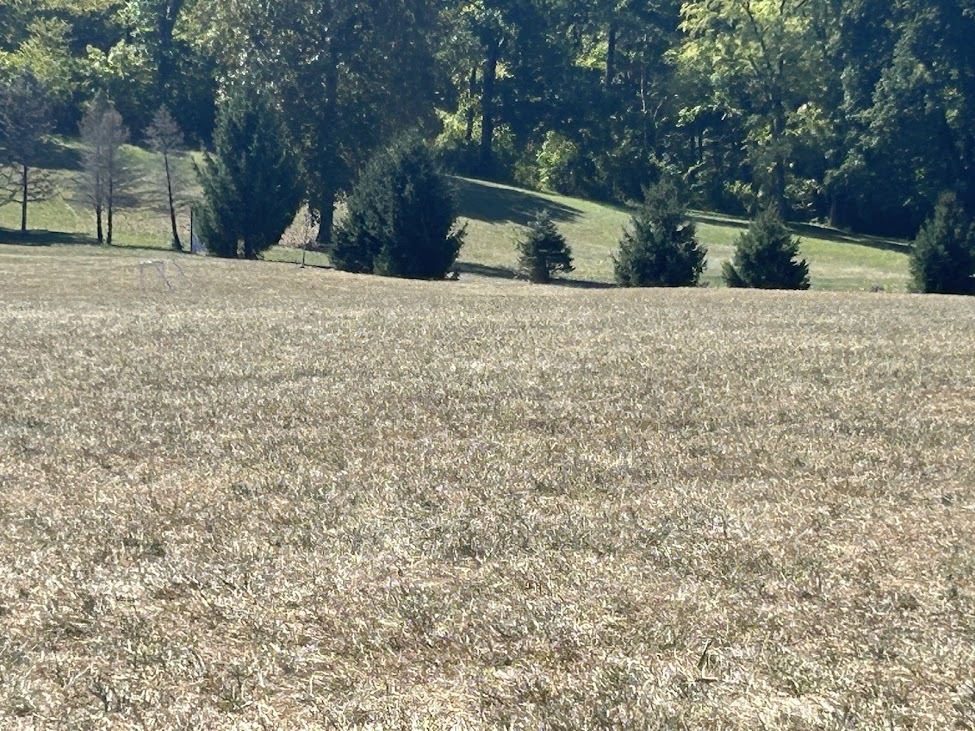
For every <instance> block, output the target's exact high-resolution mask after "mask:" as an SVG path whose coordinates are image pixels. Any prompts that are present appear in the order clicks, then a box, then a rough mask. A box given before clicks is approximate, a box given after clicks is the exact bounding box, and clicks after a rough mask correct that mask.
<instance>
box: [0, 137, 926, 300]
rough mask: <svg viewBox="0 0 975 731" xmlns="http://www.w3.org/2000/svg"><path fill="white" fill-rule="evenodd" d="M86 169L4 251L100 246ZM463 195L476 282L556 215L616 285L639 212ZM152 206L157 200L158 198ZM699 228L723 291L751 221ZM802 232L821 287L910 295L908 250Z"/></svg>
mask: <svg viewBox="0 0 975 731" xmlns="http://www.w3.org/2000/svg"><path fill="white" fill-rule="evenodd" d="M131 151H132V154H133V157H134V158H135V160H136V161H137V162H138V164H139V165H140V167H141V168H143V169H145V170H147V171H151V170H152V169H153V167H154V165H153V163H154V160H153V156H152V155H151V154H150V153H147V152H146V151H144V150H141V149H139V148H131ZM79 161H80V151H79V148H78V147H77V145H76V144H75V143H73V142H61V143H58V144H57V145H55V146H54V147H53V149H52V152H51V155H50V165H51V167H52V168H55V169H56V170H57V175H58V177H59V178H60V183H61V188H62V191H64V192H63V194H62V195H61V196H59V197H58V198H56V199H54V200H51V201H47V202H44V203H39V204H34V205H32V206H31V207H30V213H29V225H30V228H31V233H29V234H28V235H27V236H21V235H20V234H19V233H18V232H17V231H15V229H16V228H17V227H18V226H19V224H20V210H19V208H18V206H16V205H7V206H3V207H0V243H26V244H35V245H61V244H65V245H76V244H93V243H95V241H94V232H95V222H94V215H93V214H91V213H89V212H88V211H85V210H83V209H82V208H81V207H80V206H79V205H78V204H77V203H73V202H72V201H71V199H72V197H73V196H72V194H71V193H70V191H71V190H72V188H73V183H72V181H73V179H74V178H75V177H76V176H77V170H78V167H79ZM186 167H187V170H185V171H184V172H186V173H187V174H188V176H189V177H191V174H190V173H191V171H190V170H189V169H188V168H189V164H188V163H187V166H186ZM456 186H457V194H458V203H459V206H460V213H461V217H462V221H463V222H464V223H466V224H467V239H466V243H465V245H464V248H463V250H462V251H461V254H460V259H459V262H458V268H459V269H460V270H461V271H462V272H463V273H465V274H466V275H468V276H489V277H502V278H513V277H514V276H515V272H514V268H515V261H516V254H515V242H516V240H517V239H518V237H519V236H520V235H521V233H522V231H523V229H524V226H525V224H527V223H528V222H529V221H530V220H531V219H532V218H533V217H534V216H535V215H537V214H539V213H542V212H546V213H548V214H549V215H550V216H551V217H552V219H553V220H554V221H555V222H556V224H557V225H558V227H559V229H560V230H561V231H562V233H563V234H564V235H565V236H566V238H567V239H568V241H569V244H570V245H571V247H572V252H573V256H574V259H575V267H576V270H575V272H573V274H572V277H571V278H572V279H573V280H576V281H585V282H596V283H606V282H611V281H612V279H613V260H612V257H613V252H614V251H615V250H616V247H617V243H618V241H619V238H620V236H621V234H622V232H623V230H624V228H625V226H626V225H627V222H628V220H629V217H630V213H631V212H630V211H629V210H627V209H626V208H623V207H620V206H613V205H607V204H603V203H595V202H592V201H586V200H582V199H578V198H568V197H564V196H558V195H553V194H549V193H538V192H532V191H527V190H522V189H519V188H514V187H511V186H507V185H500V184H496V183H488V182H484V181H479V180H471V179H466V178H457V179H456ZM149 187H151V186H149ZM148 197H149V198H152V197H153V196H152V195H151V194H149V195H148ZM695 219H696V220H697V223H698V235H699V236H700V238H701V241H702V242H703V243H704V244H706V245H707V247H708V268H707V270H706V271H705V274H704V278H703V280H704V282H705V283H707V284H708V285H710V286H720V285H721V263H722V262H723V261H725V260H727V259H729V258H730V257H731V256H732V254H733V253H734V241H735V238H736V237H737V235H738V234H739V232H740V231H741V230H742V229H743V228H744V227H745V226H746V225H747V221H744V220H742V219H739V218H734V217H730V216H722V215H716V214H710V213H705V212H696V213H695ZM180 226H181V228H182V230H183V231H188V229H189V214H188V211H184V212H183V214H182V215H181V216H180ZM796 233H797V234H798V235H799V236H800V237H801V239H802V254H803V256H805V257H806V258H807V259H808V260H809V264H810V273H811V277H812V286H813V288H815V289H824V290H865V289H872V288H875V287H881V288H883V289H885V290H889V291H903V290H904V289H905V288H906V283H907V251H908V247H907V245H906V244H904V243H902V242H896V241H890V240H886V239H878V238H873V237H867V236H853V235H848V234H845V233H843V232H841V231H836V230H832V229H828V228H824V227H816V226H810V225H797V226H796ZM309 235H310V229H309V227H308V226H307V225H306V224H304V223H303V221H302V217H299V221H298V222H297V223H296V224H295V226H294V227H293V228H292V230H291V231H289V232H288V234H287V235H286V237H285V241H284V244H283V245H282V246H279V247H277V248H275V249H274V250H272V251H271V252H269V253H268V254H267V256H266V258H268V259H272V260H276V261H300V259H301V257H302V252H301V251H300V247H301V245H302V244H303V243H304V241H306V240H307V239H308V237H309ZM186 238H187V239H188V236H186ZM169 242H170V234H169V222H168V218H167V216H166V214H165V212H164V210H162V209H161V208H160V206H159V205H154V206H146V207H141V208H134V209H124V210H121V211H119V212H118V213H117V214H116V221H115V244H116V245H118V246H120V247H138V248H148V249H166V248H168V247H169ZM184 244H185V242H184ZM308 261H309V263H312V264H319V265H323V264H326V263H327V259H326V258H325V257H324V256H322V255H320V254H310V255H309V257H308Z"/></svg>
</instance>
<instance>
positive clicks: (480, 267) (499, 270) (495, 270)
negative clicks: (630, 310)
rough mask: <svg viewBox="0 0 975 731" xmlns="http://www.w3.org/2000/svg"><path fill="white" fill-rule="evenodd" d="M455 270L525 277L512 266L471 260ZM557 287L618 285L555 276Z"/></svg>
mask: <svg viewBox="0 0 975 731" xmlns="http://www.w3.org/2000/svg"><path fill="white" fill-rule="evenodd" d="M454 270H455V271H457V272H460V273H461V274H474V275H476V276H478V277H491V278H493V279H509V280H521V281H524V280H525V277H524V276H523V275H522V274H519V273H518V272H516V271H515V270H514V269H512V268H510V267H497V266H488V265H487V264H475V263H474V262H469V261H459V262H457V263H456V264H455V265H454ZM550 284H551V285H553V286H555V287H566V288H568V289H613V288H615V286H616V285H614V284H609V283H608V282H596V281H592V280H589V279H559V278H555V279H553V280H552V281H551V282H550Z"/></svg>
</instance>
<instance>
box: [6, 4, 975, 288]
mask: <svg viewBox="0 0 975 731" xmlns="http://www.w3.org/2000/svg"><path fill="white" fill-rule="evenodd" d="M973 30H975V0H928V1H926V2H920V1H919V0H892V1H891V0H885V1H884V2H880V0H701V1H699V2H674V1H673V0H656V1H655V2H649V0H594V1H593V0H587V1H586V2H582V1H581V0H278V1H276V2H274V3H265V2H256V0H235V2H228V1H223V0H221V1H218V2H207V3H204V2H202V1H201V0H46V2H44V3H34V2H30V1H29V0H9V1H8V2H6V3H4V4H3V5H2V6H0V82H3V83H2V84H0V86H2V87H3V89H4V90H5V91H4V92H3V95H4V96H5V97H6V99H7V101H6V102H3V101H2V100H0V105H2V106H3V107H4V108H5V109H7V110H16V111H15V112H10V111H8V112H7V113H6V114H4V113H3V112H2V111H0V125H2V127H3V140H4V141H3V144H2V145H0V146H2V153H0V154H2V159H0V163H2V164H3V165H2V170H3V174H4V175H5V177H4V178H0V184H3V185H4V190H6V191H8V199H9V200H17V201H18V202H19V203H20V204H21V206H22V209H23V211H24V216H25V217H26V211H27V205H28V203H29V202H30V201H31V200H36V199H38V198H41V197H43V196H44V195H45V192H46V191H47V190H48V188H49V181H46V180H45V178H44V172H43V167H42V166H39V165H37V164H36V162H31V160H32V159H34V158H36V157H37V155H38V152H37V146H36V144H35V143H34V141H32V135H31V134H30V133H31V132H38V131H43V132H45V133H46V132H54V133H61V134H67V135H71V134H77V132H78V130H79V129H80V130H81V133H82V137H83V139H84V141H85V149H86V152H85V155H86V158H91V159H86V165H85V170H86V171H87V172H86V174H87V175H89V176H93V177H92V178H91V181H90V182H92V183H93V185H90V186H88V188H87V190H89V191H90V194H91V195H96V196H97V197H98V198H99V200H98V201H89V203H91V205H92V206H93V208H94V209H95V211H96V213H97V217H98V220H99V236H100V237H101V236H102V235H103V233H102V224H101V218H102V215H103V214H104V216H105V219H106V220H105V228H106V231H105V232H104V236H106V237H108V238H111V235H112V233H111V232H112V214H113V210H114V207H115V205H116V203H117V200H116V197H115V196H116V193H117V192H119V191H118V190H116V189H115V188H114V181H116V180H117V179H118V178H117V177H116V176H115V175H114V174H113V175H110V176H108V177H107V178H106V177H105V176H104V174H103V173H104V168H105V166H106V165H107V166H109V167H111V166H112V165H113V164H115V163H113V161H112V159H111V150H112V149H114V148H113V146H112V145H109V146H108V147H104V146H102V147H100V146H99V144H100V143H99V140H98V139H96V137H97V136H98V134H101V133H111V131H112V130H111V128H112V127H113V125H114V127H115V134H116V137H118V136H119V135H121V137H123V138H125V139H128V138H129V130H131V132H132V134H131V137H133V138H135V139H139V140H143V139H147V134H146V133H147V132H152V131H153V129H154V127H157V126H158V125H157V123H158V122H159V119H158V116H159V114H160V111H159V110H161V109H166V110H169V111H167V114H168V113H169V112H170V111H171V115H170V117H171V120H170V121H171V127H172V129H173V130H175V132H178V133H179V134H182V133H185V134H186V136H187V137H188V138H189V139H190V141H191V142H192V143H194V144H196V145H199V146H203V147H207V148H214V147H216V146H219V144H220V135H221V131H220V130H221V124H223V125H224V128H225V129H224V134H225V136H226V135H227V134H230V132H229V131H228V128H227V126H226V125H227V124H228V122H226V120H227V119H229V118H230V117H231V116H232V115H233V113H234V111H233V110H234V108H235V105H238V106H240V110H243V109H245V108H248V107H250V108H253V107H254V104H255V103H257V102H256V100H254V99H252V100H251V101H250V102H240V101H239V99H241V98H243V97H244V96H246V95H241V94H238V93H237V92H238V91H239V90H240V89H244V88H246V87H249V88H253V89H261V90H263V92H264V95H263V100H264V101H261V102H260V103H265V102H267V103H268V104H270V106H271V107H273V109H270V110H269V112H268V114H269V115H270V116H268V115H264V116H260V115H258V117H253V118H251V119H250V122H251V123H255V124H273V125H275V129H276V130H277V132H276V134H277V135H278V138H279V140H280V141H281V149H276V150H260V149H258V148H254V149H253V150H252V152H253V153H254V157H253V159H252V160H251V161H250V163H247V164H251V165H256V167H252V168H250V169H247V170H238V171H236V173H234V172H233V171H230V170H227V169H223V170H221V165H226V164H230V163H229V162H228V161H229V160H230V157H228V156H226V155H224V156H220V155H214V156H211V157H210V158H209V159H208V160H207V161H206V162H205V163H204V165H203V167H202V168H201V171H200V179H201V182H202V183H203V184H204V188H205V189H207V185H209V186H210V188H209V192H208V196H207V212H206V214H205V216H204V225H208V226H217V223H218V222H219V221H220V220H223V221H224V222H225V225H223V224H221V225H223V226H224V227H223V231H222V234H221V235H223V236H225V237H226V242H225V246H226V248H227V250H228V251H229V248H230V247H231V242H233V246H243V249H242V250H240V253H243V255H248V256H249V255H251V254H252V253H253V252H255V251H258V250H259V249H261V248H262V247H264V246H265V245H266V240H265V238H266V237H268V236H270V237H271V238H273V234H274V231H273V230H271V231H264V232H259V233H255V232H254V231H252V230H250V229H248V232H247V233H246V234H244V233H242V231H243V228H242V227H243V226H244V225H245V223H246V221H243V220H235V221H232V220H231V217H230V216H229V214H228V213H227V212H226V211H224V212H223V213H221V212H220V211H219V210H218V208H219V206H218V205H217V204H216V203H215V202H214V201H215V200H216V199H215V198H214V196H213V192H214V191H217V189H218V187H219V185H220V184H221V181H226V180H230V179H231V178H233V176H234V175H235V174H236V175H240V174H244V173H247V174H249V175H255V174H264V173H267V175H268V176H269V177H274V176H279V181H278V182H279V183H280V184H281V185H282V186H283V187H281V188H280V190H279V194H278V197H279V198H280V199H281V202H282V203H284V204H286V205H284V206H283V209H282V211H280V212H279V213H278V214H277V215H279V216H280V217H282V220H283V217H286V213H287V211H288V210H289V209H290V208H292V207H293V202H294V201H295V200H298V201H307V202H308V205H309V208H310V210H311V212H312V213H313V215H314V217H315V220H316V221H317V222H318V235H317V238H318V241H319V242H320V243H321V245H322V246H323V247H326V248H328V249H329V250H330V251H331V252H332V255H333V257H336V258H338V257H341V256H342V253H341V251H342V247H343V246H345V245H346V244H347V243H348V241H347V240H343V239H341V238H339V234H340V233H341V232H342V231H343V229H342V227H340V226H338V227H337V226H336V225H335V220H334V212H335V208H336V204H337V203H338V202H339V201H340V200H343V199H344V200H347V201H349V202H350V203H351V202H352V201H354V200H355V198H356V195H357V194H356V191H355V185H356V182H357V179H358V173H359V172H360V171H362V170H365V169H366V168H367V166H368V164H370V163H369V161H370V160H372V159H374V158H375V157H376V156H381V153H382V152H383V150H384V149H387V148H388V147H389V142H390V140H394V139H397V138H398V137H399V136H400V135H402V134H403V133H404V131H407V130H411V131H413V133H415V134H416V135H419V136H420V137H422V138H424V139H427V140H432V141H433V152H434V154H435V156H436V159H437V161H438V162H439V163H440V164H442V165H444V166H446V167H447V169H449V170H450V171H452V172H457V173H462V174H472V175H478V176H483V177H488V178H493V179H500V180H508V181H512V182H516V183H520V184H523V185H527V186H530V187H535V188H541V189H547V190H552V191H555V192H560V193H566V194H576V195H584V196H587V197H591V198H598V199H606V200H616V201H623V202H636V201H641V200H643V198H644V191H646V190H648V189H651V188H653V187H654V186H655V185H657V184H658V183H660V181H662V180H667V181H672V182H673V183H674V184H675V185H676V186H677V187H678V188H679V189H680V190H681V191H682V193H683V194H685V195H686V198H687V200H688V202H689V203H690V204H692V205H695V206H698V207H703V208H709V209H715V210H720V211H725V212H729V213H745V214H752V215H755V216H758V215H759V214H760V213H761V214H762V215H763V216H764V213H765V212H769V211H771V212H773V213H774V214H775V218H776V219H778V220H782V219H786V218H791V219H798V220H813V219H816V220H826V221H829V222H830V223H832V224H834V225H838V226H843V227H849V228H854V229H857V230H861V231H870V232H881V233H890V234H903V235H913V234H914V233H915V232H917V231H918V230H919V229H921V230H920V234H919V239H918V240H919V241H920V242H923V241H924V240H925V236H928V237H929V238H932V237H933V238H935V239H938V240H939V241H943V239H944V236H943V235H942V236H940V238H939V237H938V236H933V234H931V233H930V232H931V231H932V230H933V229H932V227H935V228H937V225H938V224H937V222H938V221H939V220H940V221H941V222H942V224H943V225H940V229H939V230H940V231H941V232H942V233H944V232H946V231H949V230H952V231H956V232H957V231H960V230H961V229H959V225H961V224H957V225H955V224H952V225H948V224H945V223H944V221H946V220H948V218H951V220H953V221H956V223H957V221H962V220H965V221H967V220H968V218H967V216H968V214H969V213H970V212H971V211H972V210H973V209H975V182H973V181H975V176H973V162H975V127H973V126H972V125H971V123H970V120H971V119H972V118H973V112H975V45H973V44H972V43H971V41H970V39H971V37H973V35H972V31H973ZM17 94H20V95H21V96H20V97H17ZM18 99H19V100H18ZM11 100H13V101H11ZM93 100H94V101H93ZM99 100H102V101H101V102H99ZM27 102H29V103H27ZM99 104H101V105H102V106H101V108H102V112H104V113H103V114H102V116H101V117H100V119H99V123H98V124H96V125H95V126H94V127H92V125H91V124H87V125H86V119H87V117H88V115H90V114H92V113H93V112H92V110H93V109H95V108H97V107H99ZM109 110H110V111H111V114H108V111H109ZM240 110H238V111H240ZM241 113H242V112H241ZM106 114H107V116H106ZM112 115H118V119H117V120H115V119H114V117H113V116H112ZM272 117H273V121H271V120H272ZM123 119H124V123H122V122H121V120H123ZM221 119H223V120H224V121H223V122H221ZM31 120H33V121H31ZM113 120H114V121H113ZM87 122H91V120H90V119H87ZM79 125H80V126H79ZM18 128H20V129H22V130H27V133H25V134H21V135H20V139H18V135H19V132H18ZM231 136H233V135H232V134H231ZM33 137H35V138H36V137H37V135H36V134H35V135H33ZM149 137H154V138H156V140H157V142H158V137H157V135H155V133H154V132H153V134H150V135H149ZM246 137H247V135H246V134H244V135H243V137H242V138H241V139H244V138H246ZM252 137H253V136H252ZM125 139H122V140H121V141H125ZM115 141H116V142H118V141H119V140H118V139H116V140H115ZM113 144H114V143H113ZM242 144H243V143H242ZM163 148H165V145H164V146H163ZM106 154H108V157H107V158H106V157H105V155H106ZM260 154H265V155H270V157H265V158H263V159H261V158H260V157H259V155H260ZM96 161H97V164H95V162H96ZM116 162H119V161H116ZM238 162H240V163H241V164H244V163H243V162H242V161H238ZM89 163H90V164H89ZM123 167H124V166H123ZM99 168H101V169H102V171H101V172H99ZM166 168H167V170H166V172H167V177H168V174H169V164H168V161H167V163H166ZM32 169H36V173H35V175H34V177H33V179H31V173H30V171H31V170H32ZM269 171H272V172H269ZM117 172H119V173H121V172H122V170H121V169H120V170H118V171H117ZM284 177H290V178H292V180H291V182H287V183H285V182H283V181H284ZM106 184H107V188H106V189H105V190H102V188H103V187H105V185H106ZM167 184H168V185H169V190H168V194H169V206H168V207H169V210H170V213H171V214H172V215H173V218H174V219H175V213H174V201H173V197H172V194H173V189H172V185H171V181H167ZM222 193H223V194H224V196H225V197H226V196H232V195H243V194H244V192H242V191H231V190H229V189H225V190H223V191H222ZM252 193H253V191H252ZM228 200H229V199H228ZM245 202H247V201H245V200H244V199H240V200H237V201H236V202H234V203H233V205H234V206H236V207H237V210H238V211H240V210H247V211H251V212H252V213H253V217H254V218H255V220H256V217H257V212H259V211H260V210H261V209H260V205H264V204H266V201H263V202H262V201H257V200H251V201H249V205H248V206H242V204H243V203H245ZM648 202H649V201H648ZM228 205H229V204H228ZM946 211H950V212H951V215H950V216H948V218H946V215H947V214H946ZM363 215H366V214H363ZM939 216H940V218H939ZM759 218H760V219H761V218H762V216H759ZM926 220H927V221H929V225H926V226H925V227H924V228H923V229H922V228H921V227H922V224H923V223H924V222H925V221H926ZM231 223H233V225H234V226H236V227H237V230H236V231H234V230H232V229H233V226H231V225H230V224H231ZM634 223H635V225H637V224H639V221H635V222H634ZM254 225H255V226H256V225H257V224H254ZM424 225H426V224H424ZM278 227H280V221H279V222H277V223H275V225H274V226H273V227H272V229H274V228H278ZM258 228H259V227H258ZM962 228H964V226H962ZM926 232H927V233H926ZM173 233H174V243H177V244H178V232H177V231H176V229H175V225H174V231H173ZM210 233H211V238H213V240H214V242H215V243H214V244H213V246H214V247H215V248H219V247H220V246H221V244H220V243H218V242H217V238H216V237H217V234H218V232H217V231H216V229H211V231H210ZM254 236H258V239H253V237H254ZM959 236H960V239H964V238H965V237H964V236H961V235H959ZM959 236H956V237H955V238H959ZM248 237H251V239H252V240H250V241H248V240H247V239H248ZM261 237H265V238H261ZM624 243H625V242H624ZM939 246H942V249H944V246H943V245H941V244H939ZM966 246H967V245H962V246H960V248H959V247H955V249H958V250H959V251H962V250H964V251H967V249H966V248H965V247H966ZM373 248H374V249H375V248H376V247H375V242H374V244H373ZM935 248H936V247H935ZM929 249H931V250H932V251H933V250H934V248H932V247H929ZM948 249H951V247H948ZM948 249H945V251H948ZM625 250H626V249H625V247H623V248H622V249H621V256H626V254H625ZM952 251H954V249H951V251H948V253H947V254H944V256H947V257H949V258H950V256H954V254H952V253H951V252H952ZM377 256H378V255H376V256H372V257H371V258H370V257H367V260H366V263H361V262H359V263H356V264H355V266H356V267H359V268H361V269H362V270H363V271H365V270H373V269H377V268H378V269H379V270H382V269H383V266H384V265H383V264H382V262H383V261H385V260H384V259H383V258H382V257H378V258H377ZM943 258H944V257H943ZM377 262H378V263H377Z"/></svg>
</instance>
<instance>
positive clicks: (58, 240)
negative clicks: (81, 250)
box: [0, 227, 98, 246]
mask: <svg viewBox="0 0 975 731" xmlns="http://www.w3.org/2000/svg"><path fill="white" fill-rule="evenodd" d="M0 244H11V245H14V246H55V245H69V246H96V245H97V244H98V242H97V241H96V240H95V239H94V237H92V236H86V235H84V234H74V233H66V232H64V231H45V230H43V229H36V230H31V231H27V232H26V233H23V232H21V231H18V230H15V229H9V228H3V227H0Z"/></svg>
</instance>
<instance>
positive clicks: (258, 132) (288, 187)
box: [197, 86, 302, 259]
mask: <svg viewBox="0 0 975 731" xmlns="http://www.w3.org/2000/svg"><path fill="white" fill-rule="evenodd" d="M197 175H198V177H199V179H200V185H201V187H202V188H203V194H204V203H203V206H202V208H201V210H200V216H199V231H200V237H201V239H202V240H203V242H204V243H205V244H206V247H207V249H208V250H209V251H210V252H211V253H212V254H215V255H217V256H224V257H237V256H240V257H243V258H245V259H256V258H257V256H258V255H259V254H261V253H262V252H264V251H266V250H267V249H269V248H271V247H272V246H274V245H275V244H277V243H278V241H280V240H281V237H282V236H283V235H284V232H285V231H286V230H287V228H288V226H290V225H291V224H292V223H293V222H294V219H295V216H296V215H297V213H298V208H299V207H300V205H301V199H302V188H301V175H300V170H299V167H298V162H297V158H296V157H295V155H294V153H293V150H292V147H291V142H290V138H289V136H288V129H287V127H286V126H285V125H284V124H283V123H282V121H281V118H280V116H279V114H278V112H277V110H276V109H275V108H274V106H273V105H272V103H271V100H270V99H269V98H268V96H267V95H266V94H263V93H261V92H259V91H257V90H256V89H254V88H253V87H250V86H244V87H241V88H238V89H235V90H233V92H232V93H231V94H230V96H228V98H227V99H226V100H225V101H224V103H223V106H222V107H221V108H220V111H219V113H218V115H217V129H216V131H215V133H214V154H213V155H210V154H207V155H205V156H204V160H203V164H202V165H201V166H200V167H198V168H197Z"/></svg>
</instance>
